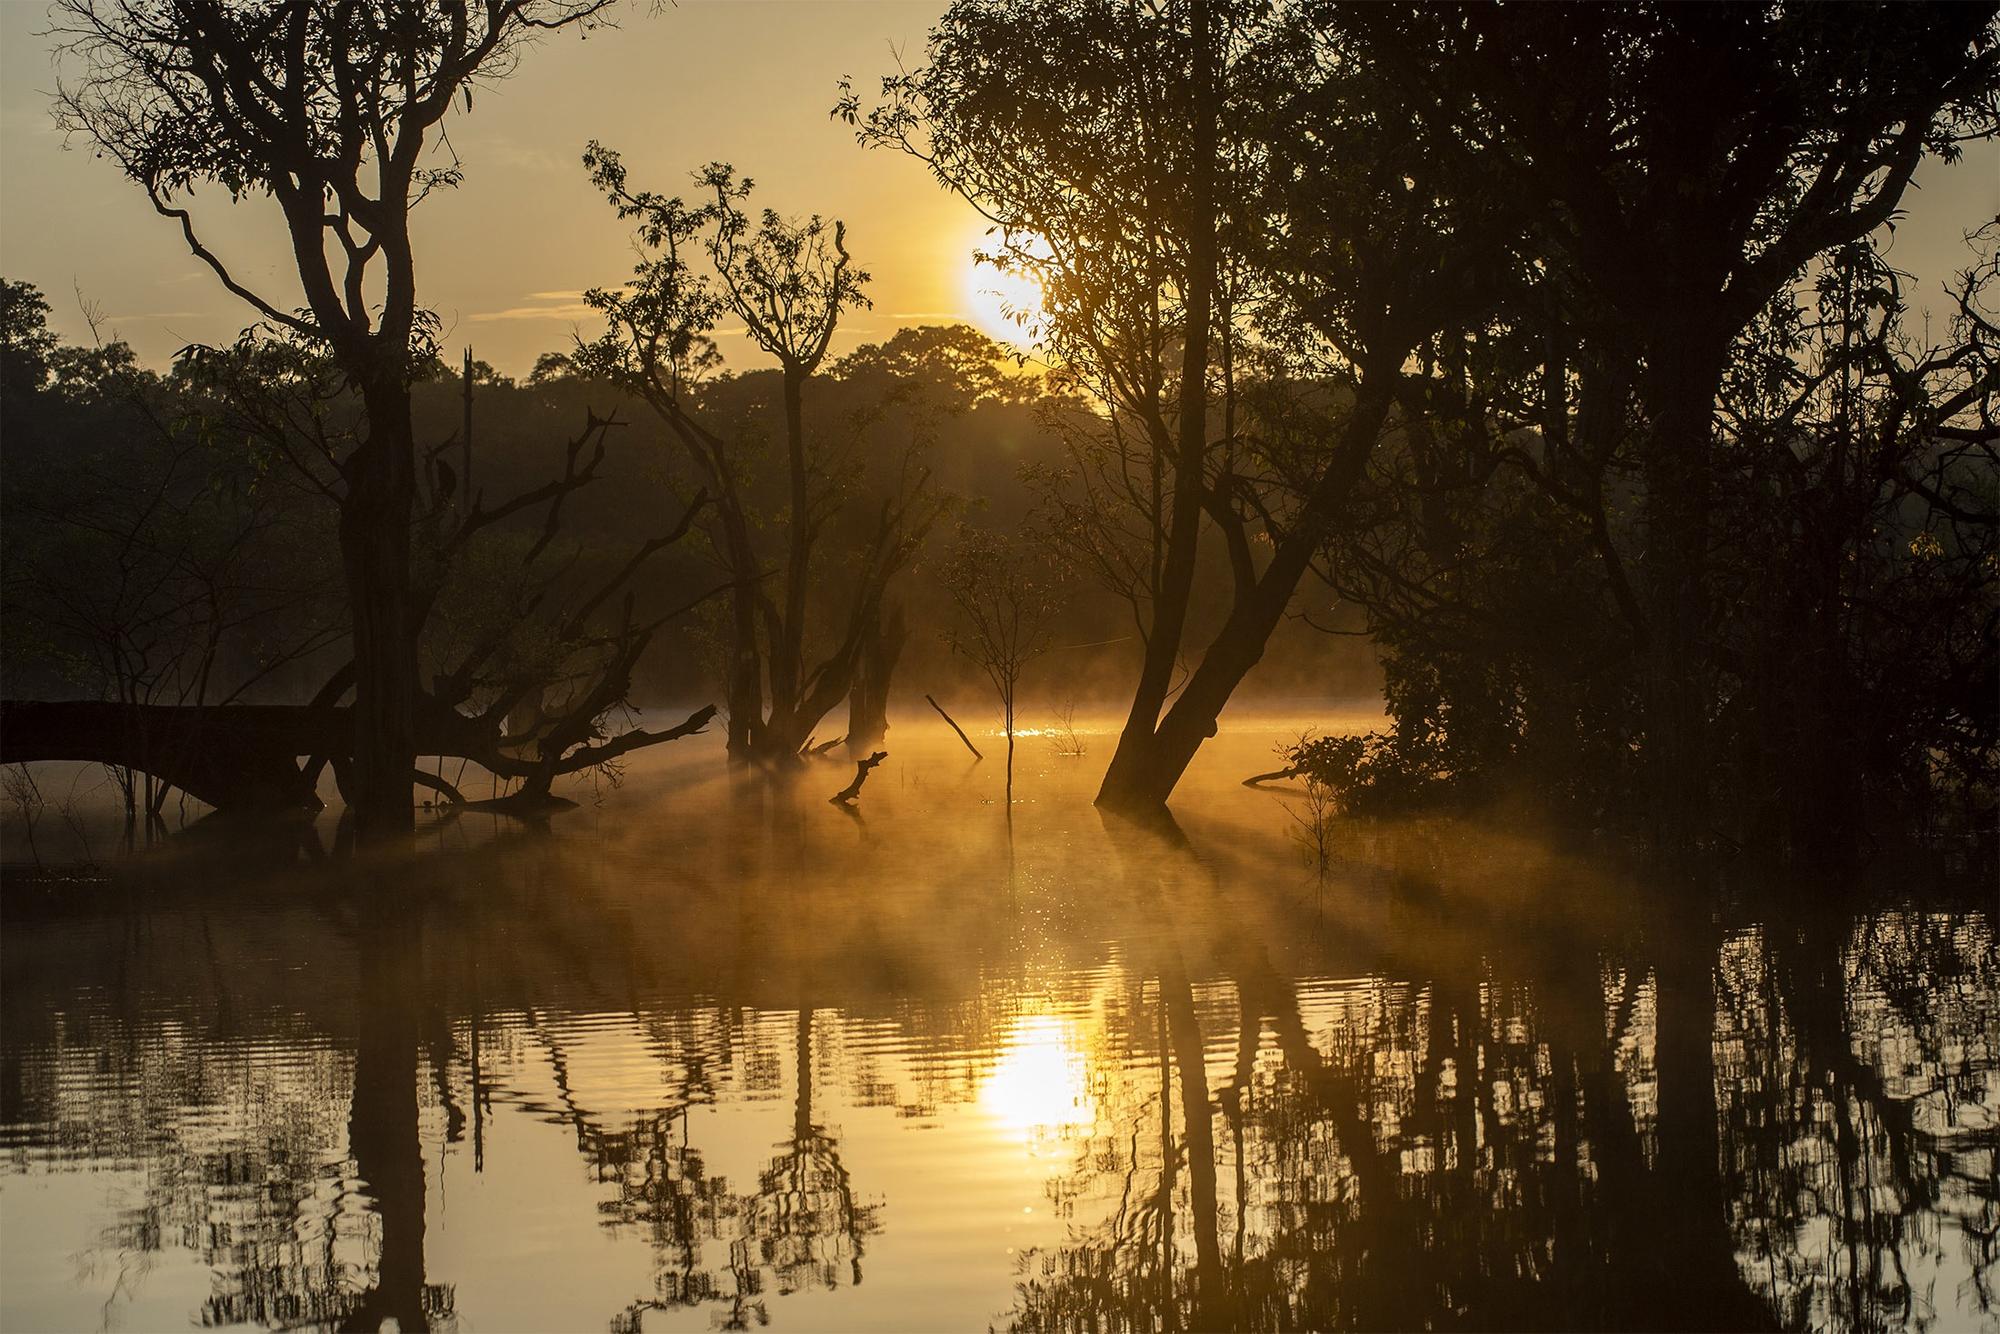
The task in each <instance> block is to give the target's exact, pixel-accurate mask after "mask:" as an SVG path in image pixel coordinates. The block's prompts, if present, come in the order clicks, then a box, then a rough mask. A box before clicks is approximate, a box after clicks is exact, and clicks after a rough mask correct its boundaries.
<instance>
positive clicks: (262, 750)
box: [0, 700, 354, 811]
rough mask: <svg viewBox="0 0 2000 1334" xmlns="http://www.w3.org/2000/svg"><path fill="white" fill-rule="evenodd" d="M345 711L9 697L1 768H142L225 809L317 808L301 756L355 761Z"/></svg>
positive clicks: (2, 721)
mask: <svg viewBox="0 0 2000 1334" xmlns="http://www.w3.org/2000/svg"><path fill="white" fill-rule="evenodd" d="M353 748H354V721H353V718H352V717H351V715H350V714H349V712H348V710H347V709H345V708H337V707H325V706H314V705H310V704H231V705H226V706H223V707H219V708H207V709H204V708H198V707H193V708H191V707H181V706H176V705H170V704H119V703H115V702H111V701H106V700H61V701H56V702H50V703H42V702H38V701H28V700H0V764H32V763H35V762H37V761H43V760H76V761H81V762H84V763H89V764H112V765H117V766H118V767H120V768H124V769H135V770H139V771H140V772H143V773H149V774H152V775H153V776H154V777H156V778H159V779H161V780H162V781H164V782H166V783H168V784H170V785H171V786H174V787H177V788H180V789H181V790H182V791H183V792H186V793H187V794H188V795H189V796H192V797H194V798H196V799H197V800H200V801H203V802H206V803H207V804H208V805H210V806H213V807H215V808H216V809H217V810H243V811H284V810H300V809H305V810H318V809H319V808H320V806H321V805H322V803H321V802H320V800H319V797H318V795H317V794H316V793H315V792H314V791H313V786H312V784H310V783H308V782H307V781H306V778H305V776H304V775H303V774H302V773H300V771H299V764H298V761H299V757H300V756H302V755H329V756H338V757H342V758H344V757H346V756H347V755H348V754H350V753H351V752H352V751H353Z"/></svg>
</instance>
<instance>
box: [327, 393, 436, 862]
mask: <svg viewBox="0 0 2000 1334" xmlns="http://www.w3.org/2000/svg"><path fill="white" fill-rule="evenodd" d="M362 387H363V392H364V397H365V398H366V400H367V407H368V439H367V441H366V442H365V443H363V444H362V445H361V446H360V447H359V448H358V449H357V450H356V451H355V453H354V455H353V457H352V458H351V459H350V460H349V462H348V464H347V466H346V472H347V483H348V490H347V496H346V499H345V501H344V503H343V504H342V505H341V510H340V555H341V566H342V569H343V572H344V573H345V575H346V580H347V594H348V604H349V607H350V615H351V617H352V620H353V632H354V723H355V734H354V754H353V759H352V763H351V765H350V768H349V775H350V780H351V783H352V790H351V800H352V803H353V807H354V815H355V827H356V829H357V830H358V831H359V832H361V833H362V834H363V835H364V836H369V835H375V834H394V833H397V832H400V831H404V830H408V829H410V828H412V827H413V825H414V822H415V818H416V815H415V811H414V809H413V807H412V805H411V801H410V774H411V773H412V772H413V771H414V770H415V768H416V698H417V634H416V631H417V625H416V617H415V614H414V611H415V608H414V605H413V599H412V596H411V587H410V523H411V517H412V509H413V504H414V500H415V495H416V483H415V475H414V467H413V464H412V458H413V455H414V449H415V446H414V441H413V435H412V430H411V425H410V391H409V386H408V385H407V384H405V383H404V382H403V380H402V376H401V373H400V370H398V371H396V372H391V373H387V374H378V375H377V376H376V377H375V378H374V380H373V381H372V382H364V383H363V386H362Z"/></svg>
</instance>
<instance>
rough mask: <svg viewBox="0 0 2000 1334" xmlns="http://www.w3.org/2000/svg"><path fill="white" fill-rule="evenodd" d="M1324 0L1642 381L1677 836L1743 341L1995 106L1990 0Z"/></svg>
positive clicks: (1614, 359) (1643, 471) (1696, 739)
mask: <svg viewBox="0 0 2000 1334" xmlns="http://www.w3.org/2000/svg"><path fill="white" fill-rule="evenodd" d="M1320 8H1321V9H1322V11H1323V12H1324V13H1325V15H1326V16H1327V21H1328V23H1329V25H1330V27H1331V28H1333V29H1334V30H1336V31H1337V32H1339V33H1340V34H1341V36H1342V39H1343V40H1345V41H1347V42H1349V43H1352V44H1354V45H1356V46H1357V47H1358V48H1359V49H1360V50H1362V51H1364V52H1366V53H1367V55H1368V56H1369V58H1371V59H1372V60H1375V61H1377V62H1379V63H1380V64H1381V65H1382V66H1383V68H1384V69H1385V70H1386V71H1388V72H1389V73H1390V74H1391V75H1392V76H1393V77H1394V78H1395V79H1396V80H1397V81H1398V82H1399V83H1400V84H1401V85H1402V86H1404V87H1406V88H1408V89H1409V90H1410V91H1411V93H1412V94H1413V95H1412V97H1411V100H1410V106H1411V108H1412V110H1413V112H1414V113H1415V114H1417V115H1418V116H1419V117H1421V119H1422V121H1423V123H1424V124H1425V126H1426V127H1427V130H1428V133H1427V136H1426V137H1427V141H1428V149H1427V151H1428V152H1430V153H1431V154H1434V155H1436V156H1439V157H1441V158H1448V159H1451V160H1453V161H1454V163H1455V168H1454V169H1455V170H1456V171H1457V172H1458V173H1459V174H1460V175H1461V178H1462V179H1463V181H1464V188H1465V189H1467V190H1476V191H1479V192H1481V193H1483V194H1485V195H1486V196H1488V197H1489V198H1491V199H1492V200H1494V201H1495V202H1496V203H1498V204H1501V205H1504V206H1507V207H1509V208H1510V209H1511V210H1512V212H1513V214H1514V217H1515V219H1516V221H1517V224H1518V225H1519V226H1520V227H1521V229H1522V230H1523V231H1524V232H1525V233H1526V234H1527V235H1528V236H1529V237H1530V238H1531V245H1530V254H1531V256H1532V258H1533V260H1534V261H1535V263H1536V266H1537V271H1538V272H1539V273H1540V274H1541V275H1542V276H1543V278H1544V284H1545V290H1546V291H1547V292H1548V293H1549V295H1550V296H1551V297H1552V298H1553V300H1554V301H1555V303H1556V307H1557V309H1559V310H1560V311H1561V312H1562V315H1563V317H1564V319H1565V320H1566V321H1567V322H1568V323H1569V325H1570V326H1571V328H1572V329H1573V330H1574V331H1575V332H1576V334H1577V335H1578V336H1580V338H1581V339H1582V341H1583V343H1584V344H1585V350H1586V352H1587V354H1588V356H1589V357H1590V358H1592V359H1594V360H1595V361H1596V363H1597V364H1598V365H1599V366H1607V367H1610V368H1611V369H1612V370H1613V371H1614V373H1615V376H1616V378H1617V379H1619V380H1622V381H1623V382H1624V383H1625V384H1628V385H1629V386H1630V390H1631V392H1632V394H1633V395H1634V396H1635V398H1636V400H1637V403H1638V407H1639V412H1640V415H1641V417H1642V419H1643V423H1642V428H1641V431H1640V447H1639V471H1640V475H1641V482H1642V486H1643V506H1644V527H1645V541H1644V550H1643V557H1642V559H1641V560H1640V562H1639V570H1638V579H1637V581H1636V583H1637V588H1636V594H1637V596H1636V599H1635V604H1634V610H1635V611H1636V613H1637V620H1638V624H1637V625H1636V627H1635V629H1636V632H1637V635H1638V638H1639V640H1640V643H1641V645H1642V650H1643V654H1644V657H1645V660H1646V663H1647V672H1646V677H1647V680H1646V687H1645V692H1644V693H1645V707H1644V713H1645V722H1644V728H1645V752H1646V759H1647V768H1648V770H1649V772H1650V775H1651V781H1650V788H1651V799H1652V802H1653V806H1654V811H1655V816H1656V818H1655V826H1656V834H1657V837H1658V839H1659V841H1660V843H1661V844H1662V846H1663V847H1664V848H1666V849H1668V850H1671V851H1676V852H1678V851H1684V850H1686V849H1688V848H1690V847H1691V846H1692V845H1693V844H1694V843H1695V842H1696V841H1697V840H1698V838H1699V837H1700V835H1701V834H1702V832H1703V831H1704V829H1705V827H1706V826H1705V807H1706V785H1707V783H1708V781H1709V776H1710V770H1711V766H1712V762H1713V760H1714V758H1715V757H1714V755H1713V753H1712V747H1711V744H1710V730H1711V718H1710V710H1711V708H1712V706H1713V704H1714V702H1715V701H1716V700H1717V699H1718V698H1720V694H1721V692H1720V691H1719V690H1718V689H1717V688H1716V682H1717V678H1716V675H1715V655H1714V653H1713V648H1714V644H1713V638H1712V636H1713V621H1714V617H1715V614H1716V611H1717V607H1716V596H1715V589H1714V587H1713V584H1712V579H1711V577H1710V556H1711V551H1712V548H1713V546H1714V542H1715V540H1716V537H1717V531H1716V522H1717V516H1716V497H1715V489H1714V475H1715V465H1716V460H1715V450H1716V433H1715V412H1716V397H1717V394H1718V392H1719V391H1720V389H1721V387H1722V383H1723V378H1724V375H1725V371H1726V368H1727V366H1728V363H1729V360H1730V356H1731V350H1732V346H1733V345H1734V343H1735V342H1736V340H1737V338H1738V337H1739V335H1741V334H1742V332H1743V331H1744V329H1745V328H1746V327H1747V326H1748V325H1749V324H1750V323H1751V321H1752V320H1753V319H1754V318H1755V317H1756V316H1757V314H1758V313H1759V312H1760V311H1761V310H1762V309H1763V308H1764V307H1765V306H1766V304H1767V303H1769V302H1770V301H1771V300H1772V299H1773V298H1774V297H1775V296H1777V295H1778V294H1779V293H1780V292H1781V291H1783V290H1784V289H1785V288H1786V287H1787V286H1789V285H1790V284H1791V283H1792V282H1793V281H1794V280H1795V279H1796V278H1797V277H1798V275H1799V274H1800V272H1801V270H1802V269H1803V268H1804V267H1805V266H1806V265H1807V264H1808V263H1809V262H1810V261H1812V260H1813V258H1814V257H1815V256H1817V255H1820V254H1822V253H1824V252H1826V251H1828V250H1830V249H1831V248H1833V247H1836V246H1840V245H1843V244H1846V243H1848V242H1851V241H1854V240H1856V239H1858V238H1861V237H1864V236H1866V235H1867V234H1868V233H1870V232H1872V231H1874V230H1875V229H1876V228H1878V227H1880V226H1882V225H1883V224H1884V223H1887V222H1889V221H1891V220H1892V219H1893V218H1894V217H1895V214H1896V209H1897V207H1898V205H1899V203H1900V201H1901V199H1902V197H1903V193H1904V191H1905V189H1906V188H1907V187H1908V186H1909V183H1910V181H1911V178H1912V176H1913V175H1914V173H1915V171H1916V168H1917V166H1918V164H1919V163H1920V162H1921V161H1922V160H1923V158H1924V156H1925V154H1926V153H1927V152H1931V153H1939V154H1944V155H1947V156H1949V155H1952V154H1954V153H1955V152H1956V144H1957V143H1958V142H1960V141H1961V140H1963V139H1964V138H1966V137H1968V136H1976V135H1984V134H1990V133H1991V132H1992V131H1993V129H1994V126H1995V116H1996V111H1997V110H2000V33H1996V29H1995V26H1994V22H1993V18H1994V13H1995V7H1994V6H1993V5H1991V4H1964V5H1891V4H1868V5H1820V4H1810V3H1782V4H1745V5H1725V6H1678V5H1672V4H1637V5H1621V6H1616V7H1600V6H1589V7H1566V6H1546V7H1545V6H1519V5H1496V4H1477V5H1454V6H1432V5H1350V4H1340V3H1327V4H1324V5H1322V6H1321V7H1320ZM1554 378H1555V381H1556V383H1558V384H1560V383H1561V382H1562V380H1563V379H1564V376H1563V375H1562V374H1561V373H1560V371H1558V374H1557V375H1556V376H1555V377H1554ZM1614 419H1615V418H1614ZM1580 424H1581V423H1580Z"/></svg>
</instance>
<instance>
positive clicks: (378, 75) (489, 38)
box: [52, 0, 610, 833]
mask: <svg viewBox="0 0 2000 1334" xmlns="http://www.w3.org/2000/svg"><path fill="white" fill-rule="evenodd" d="M609 3H610V0H485V2H484V3H481V4H478V5H474V4H472V3H471V0H442V2H441V3H436V4H433V3H427V2H425V0H386V2H385V3H377V4H357V3H352V0H252V2H251V3H245V4H234V3H225V0H173V3H160V2H158V0H60V3H58V4H57V5H56V6H55V8H54V10H53V11H52V13H53V19H52V31H53V33H54V34H55V36H56V37H57V39H58V40H59V42H60V43H61V46H60V48H59V50H60V55H61V59H62V60H63V62H64V63H65V64H66V65H67V67H68V69H69V70H70V71H71V72H70V74H69V77H67V78H66V79H65V80H64V81H63V82H62V83H61V85H60V86H59V90H58V93H57V108H58V113H57V114H58V120H59V122H60V123H61V125H62V126H63V128H64V129H65V131H67V132H69V133H71V134H81V135H82V136H84V137H85V138H86V139H88V140H89V141H90V142H91V143H93V144H95V145H96V146H97V147H98V148H99V150H101V151H102V152H103V153H105V154H106V155H108V156H110V157H111V158H112V159H113V160H114V161H116V162H117V163H118V165H119V166H120V167H121V168H122V169H123V170H124V172H125V174H126V175H127V176H128V177H130V178H131V179H132V180H133V181H135V182H137V183H138V184H139V185H140V186H141V187H142V188H144V190H145V191H146V195H147V198H148V199H149V200H150V201H151V203H152V205H153V208H154V209H155V210H156V211H157V212H158V213H159V214H160V215H161V216H162V217H165V218H169V219H172V220H173V221H174V222H176V223H178V224H179V226H180V229H181V233H182V236H183V237H184V238H185V240H186V241H187V244H188V248H189V249H190V250H191V251H192V252H193V254H194V255H195V257H196V258H198V259H200V260H201V261H202V262H203V263H204V264H206V265H207V266H208V267H209V268H210V269H211V270H213V272H214V273H215V275H216V277H217V279H218V280H219V281H220V282H221V283H222V285H223V286H224V287H226V288H227V289H228V290H229V291H230V292H232V293H234V294H235V295H236V296H238V297H239V298H241V299H242V300H243V301H245V302H246V303H247V304H249V305H250V306H251V307H252V308H253V309H254V310H255V311H256V312H257V313H258V315H259V317H260V318H261V319H262V320H264V321H266V322H268V323H269V324H270V325H272V326H275V327H277V328H279V329H282V330H285V331H287V332H288V333H290V334H293V335H296V336H298V337H300V338H303V339H305V340H307V341H309V342H311V343H313V344H315V345H318V346H322V347H324V348H325V349H326V351H327V352H328V354H329V355H330V356H331V357H332V359H333V362H334V364H335V365H336V366H337V367H338V369H339V371H340V373H341V375H342V376H343V377H345V379H346V380H347V382H348V383H349V384H351V385H352V386H353V387H354V389H355V391H356V392H357V393H358V394H359V395H360V398H361V400H362V402H363V404H364V406H365V409H366V427H365V430H364V431H362V432H361V433H360V434H359V435H358V436H357V437H356V438H355V440H354V442H353V445H352V447H351V448H350V449H349V450H348V452H347V453H346V454H345V456H344V457H343V458H342V459H341V460H340V466H339V497H338V499H339V506H340V547H341V565H342V571H343V575H344V577H345V580H346V584H347V591H348V601H349V606H350V614H351V620H352V634H353V641H354V671H353V689H354V696H355V703H354V718H355V724H356V736H355V741H354V747H353V750H354V756H353V784H352V791H351V797H352V801H353V803H354V810H355V814H356V816H357V818H358V823H359V825H360V827H361V828H362V829H363V830H365V831H367V832H369V833H375V832H393V831H396V830H401V829H407V828H408V827H409V826H410V822H411V820H412V811H411V803H410V775H411V772H412V770H413V766H414V758H415V744H416V743H415V732H416V717H415V715H416V707H417V704H416V701H417V692H418V679H417V636H418V630H419V618H418V617H417V616H416V615H415V611H414V608H413V605H412V578H411V557H410V530H411V525H412V520H413V508H414V504H415V498H416V491H417V475H416V474H417V466H416V439H415V433H414V429H413V426H412V423H411V417H410V385H411V382H412V380H413V379H414V378H416V377H418V376H419V375H420V374H421V372H422V368H423V367H424V366H425V365H427V364H428V363H429V361H430V360H431V358H432V357H433V356H434V355H435V348H434V346H433V341H434V320H433V318H432V317H431V315H430V314H429V312H427V311H425V310H423V309H422V308H421V307H420V306H419V305H418V301H417V276H416V261H415V252H414V248H413V246H412V240H411V215H412V211H413V210H414V209H415V208H416V207H417V205H419V204H421V203H422V202H423V200H424V198H425V197H426V196H427V195H428V194H429V193H430V192H431V191H432V190H436V189H444V188H449V187H451V186H453V185H455V184H457V182H458V180H459V177H460V170H459V167H458V165H457V163H456V161H453V162H452V163H451V164H450V165H447V166H426V165H424V162H425V154H426V149H427V148H428V147H430V146H431V141H432V139H433V135H434V132H436V131H437V129H438V127H439V125H440V124H441V123H442V122H443V120H444V119H445V117H446V116H447V115H448V114H449V113H450V112H451V110H452V108H453V107H454V105H455V104H456V103H457V102H458V101H459V100H460V99H461V98H463V99H464V101H465V103H466V105H467V107H468V108H469V107H470V105H471V102H472V91H473V88H474V86H475V85H476V84H479V83H481V82H485V81H490V80H495V79H498V78H501V77H503V76H504V75H505V74H506V73H507V72H508V71H509V70H510V69H511V68H512V65H513V62H514V61H515V60H516V59H517V58H518V56H519V54H520V52H521V50H522V48H523V46H524V45H525V44H526V43H527V42H528V41H529V40H530V39H532V38H533V37H534V36H535V35H536V34H538V33H540V32H544V31H548V30H551V29H556V28H561V27H565V26H570V25H577V24H583V23H587V22H589V21H591V20H592V19H594V18H596V17H597V16H599V15H600V14H601V12H602V11H603V10H604V9H605V8H606V6H607V5H608V4H609ZM203 183H208V184H213V185H217V186H220V187H221V188H222V189H223V190H225V191H226V192H227V193H228V195H229V197H230V198H231V199H232V200H236V201H240V200H242V199H244V198H246V197H251V196H256V195H266V196H269V197H270V198H272V199H274V200H275V201H276V202H277V204H278V205H279V207H280V209H281V210H282V212H283V214H284V220H285V228H286V232H287V235H288V237H289V239H290V241H291V245H292V252H293V255H294V257H295V259H296V262H297V269H298V277H299V281H300V284H301V288H302V291H303V295H304V299H305V304H304V305H303V306H302V307H296V308H295V307H294V306H293V305H292V303H290V302H288V301H285V300H283V299H281V298H274V297H272V296H268V295H265V294H262V293H259V292H257V291H255V290H253V289H252V288H251V287H250V286H248V285H246V284H245V283H244V282H243V281H241V280H239V278H238V277H237V276H236V274H235V273H234V272H233V271H232V270H231V269H230V268H229V266H228V265H227V263H226V262H225V260H224V259H223V258H222V257H221V256H220V255H218V254H217V253H216V252H215V251H213V250H211V249H210V248H209V247H208V246H207V245H206V244H204V242H203V241H202V239H201V236H200V233H199V232H198V231H197V229H196V226H195V222H194V217H193V214H192V212H191V211H190V209H189V207H188V203H187V201H188V199H189V197H190V196H191V195H192V194H193V193H194V190H195V188H196V187H197V186H198V185H200V184H203Z"/></svg>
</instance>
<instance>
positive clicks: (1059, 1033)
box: [979, 1014, 1097, 1142]
mask: <svg viewBox="0 0 2000 1334" xmlns="http://www.w3.org/2000/svg"><path fill="white" fill-rule="evenodd" d="M979 1105H980V1107H981V1108H982V1109H983V1110H984V1111H985V1112H986V1114H987V1115H989V1116H991V1117H992V1118H993V1119H994V1120H995V1121H996V1122H998V1123H999V1124H1001V1125H1003V1126H1005V1127H1007V1128H1008V1129H1010V1130H1012V1131H1014V1132H1016V1133H1017V1134H1019V1135H1020V1137H1021V1138H1022V1139H1023V1140H1024V1141H1030V1142H1032V1141H1033V1140H1036V1139H1040V1138H1043V1137H1046V1136H1050V1135H1057V1136H1059V1135H1061V1134H1063V1133H1064V1132H1066V1131H1069V1130H1074V1129H1077V1128H1080V1127H1083V1126H1089V1125H1092V1124H1094V1123H1095V1122H1096V1120H1097V1100H1096V1099H1095V1098H1093V1097H1092V1096H1091V1093H1090V1071H1089V1068H1088V1064H1087V1062H1086V1061H1085V1059H1084V1054H1083V1046H1082V1043H1081V1042H1080V1041H1079V1040H1078V1035H1077V1032H1076V1027H1075V1025H1073V1024H1071V1023H1069V1022H1068V1021H1066V1020H1064V1019H1061V1018H1059V1017H1057V1016H1056V1015H1051V1014H1041V1015H1029V1016H1026V1017H1024V1018H1021V1019H1018V1020H1016V1021H1015V1022H1014V1027H1013V1028H1012V1030H1010V1031H1009V1033H1008V1034H1007V1040H1006V1043H1005V1045H1004V1047H1003V1048H1002V1050H1001V1053H1000V1059H999V1060H998V1061H995V1062H994V1064H993V1068H992V1069H991V1070H989V1071H988V1072H987V1074H986V1079H985V1081H984V1082H983V1083H981V1084H980V1086H979Z"/></svg>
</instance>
